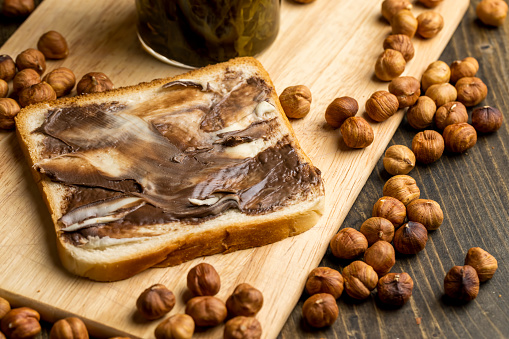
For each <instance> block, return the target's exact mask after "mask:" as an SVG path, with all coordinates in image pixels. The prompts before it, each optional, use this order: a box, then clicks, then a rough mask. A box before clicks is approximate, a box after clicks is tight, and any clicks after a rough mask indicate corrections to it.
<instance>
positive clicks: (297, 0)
mask: <svg viewBox="0 0 509 339" xmlns="http://www.w3.org/2000/svg"><path fill="white" fill-rule="evenodd" d="M293 1H295V2H296V3H299V4H308V3H310V2H313V1H315V0H293Z"/></svg>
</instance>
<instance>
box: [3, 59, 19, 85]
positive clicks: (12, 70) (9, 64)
mask: <svg viewBox="0 0 509 339" xmlns="http://www.w3.org/2000/svg"><path fill="white" fill-rule="evenodd" d="M15 75H16V64H15V63H14V61H13V60H12V58H11V57H10V56H8V55H7V54H1V55H0V79H2V80H5V81H11V80H12V78H14V76H15Z"/></svg>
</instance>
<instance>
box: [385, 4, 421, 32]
mask: <svg viewBox="0 0 509 339" xmlns="http://www.w3.org/2000/svg"><path fill="white" fill-rule="evenodd" d="M417 27H418V21H417V19H416V18H415V16H414V15H413V14H412V12H411V11H410V10H408V9H403V10H400V11H398V12H397V13H396V14H395V15H394V16H393V17H392V19H391V28H392V34H405V35H408V37H410V38H413V37H414V35H415V32H417Z"/></svg>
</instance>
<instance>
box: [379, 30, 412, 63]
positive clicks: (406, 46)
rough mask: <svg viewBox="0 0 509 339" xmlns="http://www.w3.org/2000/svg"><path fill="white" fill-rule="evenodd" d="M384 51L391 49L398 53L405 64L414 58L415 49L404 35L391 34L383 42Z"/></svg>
mask: <svg viewBox="0 0 509 339" xmlns="http://www.w3.org/2000/svg"><path fill="white" fill-rule="evenodd" d="M383 46H384V49H393V50H396V51H398V52H400V53H401V54H402V55H403V58H404V59H405V61H406V62H409V61H410V60H412V58H413V57H414V53H415V49H414V44H413V43H412V40H411V39H410V38H409V37H408V36H407V35H405V34H392V35H389V36H388V37H387V38H385V40H384V45H383Z"/></svg>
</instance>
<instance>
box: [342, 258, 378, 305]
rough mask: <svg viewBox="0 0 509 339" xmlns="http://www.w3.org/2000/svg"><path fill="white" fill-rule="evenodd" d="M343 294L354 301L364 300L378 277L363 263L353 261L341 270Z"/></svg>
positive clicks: (371, 268)
mask: <svg viewBox="0 0 509 339" xmlns="http://www.w3.org/2000/svg"><path fill="white" fill-rule="evenodd" d="M343 278H344V279H345V292H346V293H347V294H348V295H349V296H351V297H352V298H355V299H366V298H367V297H369V295H370V294H371V291H372V290H374V289H375V287H376V284H377V282H378V275H377V274H376V272H375V270H374V269H373V267H371V266H369V265H368V264H366V263H365V262H364V261H359V260H357V261H354V262H353V263H351V264H350V265H348V266H346V267H345V268H344V269H343Z"/></svg>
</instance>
